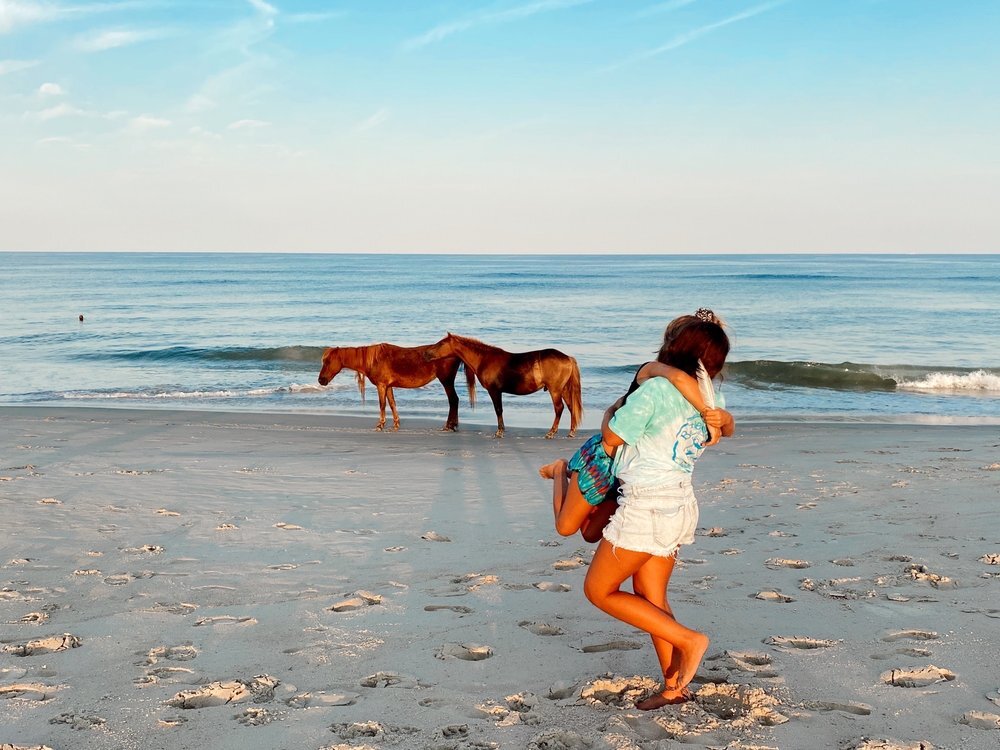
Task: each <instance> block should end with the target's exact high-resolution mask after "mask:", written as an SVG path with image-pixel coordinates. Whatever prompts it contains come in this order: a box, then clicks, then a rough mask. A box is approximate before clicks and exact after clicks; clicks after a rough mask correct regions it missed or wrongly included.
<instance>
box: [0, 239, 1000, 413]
mask: <svg viewBox="0 0 1000 750" xmlns="http://www.w3.org/2000/svg"><path fill="white" fill-rule="evenodd" d="M699 307H710V308H712V309H713V310H715V311H716V312H717V313H718V314H719V315H720V316H721V317H723V318H724V319H725V321H726V323H727V328H728V331H729V334H730V337H731V340H732V344H733V348H732V352H731V354H730V358H729V364H728V365H727V368H726V370H725V372H724V375H723V378H722V381H721V389H722V392H723V393H724V394H725V396H726V399H727V403H728V406H729V408H730V409H731V410H732V411H733V412H734V413H735V414H736V416H737V419H738V420H746V419H751V420H762V419H763V420H789V419H795V420H853V421H862V422H864V421H880V422H881V421H901V422H914V423H922V422H934V423H988V424H1000V324H998V322H1000V257H998V256H988V255H977V256H962V255H914V256H901V255H698V256H693V255H657V256H650V255H642V256H628V255H613V256H612V255H608V256H596V255H586V256H566V255H559V256H551V255H548V256H546V255H510V256H498V255H459V256H455V255H413V254H400V255H360V254H359V255H334V254H329V255H320V254H313V255H305V254H180V253H178V254H145V253H135V254H122V253H0V321H2V326H0V404H5V405H32V404H37V405H43V404H44V405H63V406H66V405H69V406H105V407H106V406H116V407H131V408H156V407H164V408H172V409H175V408H180V409H210V410H229V411H231V410H237V411H242V410H249V411H256V412H288V411H295V412H309V413H342V414H364V415H370V416H371V417H372V420H373V423H374V421H375V419H376V418H377V414H378V403H377V398H375V392H374V389H369V390H368V399H367V401H366V402H365V403H362V401H361V398H360V395H359V393H358V389H357V385H356V383H355V380H354V378H353V377H352V374H351V373H348V372H344V373H342V374H341V375H339V376H338V377H337V378H336V379H335V380H334V381H333V383H332V384H331V385H329V386H327V387H322V386H320V385H319V384H318V383H317V382H316V377H317V375H318V373H319V369H320V360H321V357H322V353H323V350H324V348H325V347H327V346H353V345H363V344H370V343H376V342H383V341H385V342H391V343H395V344H399V345H402V346H415V345H420V344H429V343H432V342H434V341H437V340H438V339H440V338H441V337H442V336H443V335H444V334H445V332H447V331H452V332H454V333H459V334H462V335H466V336H473V337H475V338H478V339H480V340H482V341H484V342H486V343H489V344H493V345H495V346H499V347H502V348H504V349H507V350H509V351H526V350H531V349H540V348H546V347H555V348H557V349H560V350H562V351H564V352H566V353H567V354H570V355H572V356H573V357H575V358H576V359H577V361H578V362H579V365H580V371H581V375H582V382H583V400H584V407H585V416H584V427H585V428H588V429H589V428H594V427H596V426H597V425H598V424H599V423H600V416H601V412H602V411H603V409H604V408H605V407H606V406H607V405H608V404H609V403H610V402H612V401H614V399H616V398H617V397H618V396H619V395H621V393H623V392H624V390H625V389H626V388H627V386H628V384H629V382H630V380H631V379H632V375H633V373H634V371H635V369H636V368H637V367H638V366H639V365H641V364H642V363H643V362H646V361H648V360H650V359H653V358H654V357H655V354H656V351H657V350H658V348H659V345H660V341H661V337H662V334H663V329H664V327H665V326H666V324H667V323H668V322H669V321H670V320H671V319H672V318H673V317H675V316H677V315H680V314H684V313H691V312H693V311H694V310H695V309H697V308H699ZM80 315H82V316H83V320H82V321H80V319H79V316H80ZM457 387H458V391H459V395H460V398H461V401H462V403H461V407H460V412H459V414H460V419H461V421H462V423H463V424H465V425H475V426H483V427H487V428H488V427H490V426H491V425H493V424H495V421H494V415H493V409H492V407H491V405H490V401H489V398H488V397H487V395H486V393H485V392H484V391H482V389H480V390H479V392H478V396H479V403H478V406H477V408H476V409H475V410H474V411H473V410H472V409H471V408H470V406H469V401H468V396H467V393H466V391H465V383H464V378H462V376H461V375H460V376H459V379H458V385H457ZM396 400H397V403H398V406H399V410H400V414H401V418H402V420H403V424H404V426H405V424H406V420H407V418H415V417H420V418H426V419H434V420H440V421H441V422H442V424H443V422H444V418H445V416H446V414H447V402H446V400H445V396H444V392H443V390H442V388H441V386H440V385H439V384H438V383H437V382H436V381H432V382H431V383H430V384H429V385H427V386H425V387H424V388H420V389H412V390H402V389H398V390H397V391H396ZM504 416H505V421H506V423H507V427H508V428H509V429H513V428H517V427H519V426H520V427H547V426H548V425H549V423H550V422H551V419H552V407H551V402H550V400H549V397H548V394H546V393H544V392H539V393H536V394H533V395H529V396H509V395H508V396H505V398H504ZM563 426H564V427H566V426H568V414H564V416H563Z"/></svg>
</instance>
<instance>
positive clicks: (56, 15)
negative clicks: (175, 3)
mask: <svg viewBox="0 0 1000 750" xmlns="http://www.w3.org/2000/svg"><path fill="white" fill-rule="evenodd" d="M149 5H150V1H149V0H132V1H131V2H129V1H126V2H119V3H82V4H77V5H62V4H59V3H54V2H34V1H33V0H0V34H8V33H10V32H11V31H13V30H14V29H15V28H17V27H18V26H27V25H29V24H32V23H49V22H52V21H61V20H64V19H66V18H71V17H72V16H80V15H89V14H92V13H112V12H115V11H122V10H129V9H131V8H144V7H148V6H149Z"/></svg>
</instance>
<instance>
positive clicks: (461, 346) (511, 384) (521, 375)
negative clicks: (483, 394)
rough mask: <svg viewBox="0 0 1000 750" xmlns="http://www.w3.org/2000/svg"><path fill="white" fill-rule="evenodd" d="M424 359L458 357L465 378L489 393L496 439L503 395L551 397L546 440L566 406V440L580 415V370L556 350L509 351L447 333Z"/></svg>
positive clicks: (499, 434)
mask: <svg viewBox="0 0 1000 750" xmlns="http://www.w3.org/2000/svg"><path fill="white" fill-rule="evenodd" d="M427 356H428V358H430V359H433V360H434V361H439V360H437V359H436V358H437V357H445V358H447V357H453V356H457V357H459V358H460V359H461V360H462V361H463V362H464V363H465V369H466V376H467V377H468V371H469V370H470V369H471V370H473V371H474V372H475V374H476V377H477V378H478V379H479V382H480V384H482V386H483V388H485V389H486V390H487V392H488V393H489V394H490V398H491V399H492V400H493V408H494V410H495V411H496V413H497V431H496V437H498V438H500V437H503V433H504V425H503V395H502V394H504V393H512V394H514V395H516V396H523V395H525V394H528V393H534V392H535V391H538V390H540V389H542V388H544V389H545V390H547V391H548V392H549V396H551V397H552V408H553V410H554V411H555V421H553V422H552V429H550V430H549V431H548V433H547V434H546V435H545V437H547V438H550V437H553V436H554V435H555V434H556V432H557V431H558V429H559V420H560V418H561V417H562V413H563V408H564V407H569V417H570V422H569V437H573V436H574V435H575V434H576V426H577V425H578V424H579V423H580V417H581V416H582V415H583V401H582V398H581V394H580V368H579V366H578V365H577V363H576V360H575V359H573V357H570V356H569V355H568V354H563V353H562V352H561V351H559V350H558V349H538V350H536V351H531V352H508V351H504V350H503V349H500V348H499V347H496V346H490V345H489V344H484V343H483V342H482V341H478V340H476V339H473V338H468V337H466V336H458V335H456V334H454V333H448V335H447V336H445V337H444V338H443V339H441V340H440V341H439V342H437V343H436V344H433V345H431V346H429V347H427Z"/></svg>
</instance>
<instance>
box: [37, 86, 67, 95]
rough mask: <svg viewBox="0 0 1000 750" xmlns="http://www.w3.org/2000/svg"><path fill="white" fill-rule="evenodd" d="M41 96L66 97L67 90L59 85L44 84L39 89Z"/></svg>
mask: <svg viewBox="0 0 1000 750" xmlns="http://www.w3.org/2000/svg"><path fill="white" fill-rule="evenodd" d="M38 95H39V96H65V95H66V89H64V88H63V87H62V86H60V85H59V84H58V83H43V84H42V85H41V86H39V87H38Z"/></svg>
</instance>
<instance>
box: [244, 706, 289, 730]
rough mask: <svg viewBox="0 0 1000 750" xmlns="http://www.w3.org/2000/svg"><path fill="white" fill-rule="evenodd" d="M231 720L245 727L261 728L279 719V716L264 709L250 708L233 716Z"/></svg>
mask: <svg viewBox="0 0 1000 750" xmlns="http://www.w3.org/2000/svg"><path fill="white" fill-rule="evenodd" d="M233 718H234V719H236V720H237V721H238V722H239V723H240V724H242V725H243V726H246V727H262V726H264V725H265V724H270V723H271V722H272V721H276V720H278V719H280V718H281V714H279V713H275V712H272V711H268V710H267V709H266V708H258V707H256V706H251V707H250V708H247V709H244V710H243V711H242V712H241V713H238V714H236V715H234V716H233Z"/></svg>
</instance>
